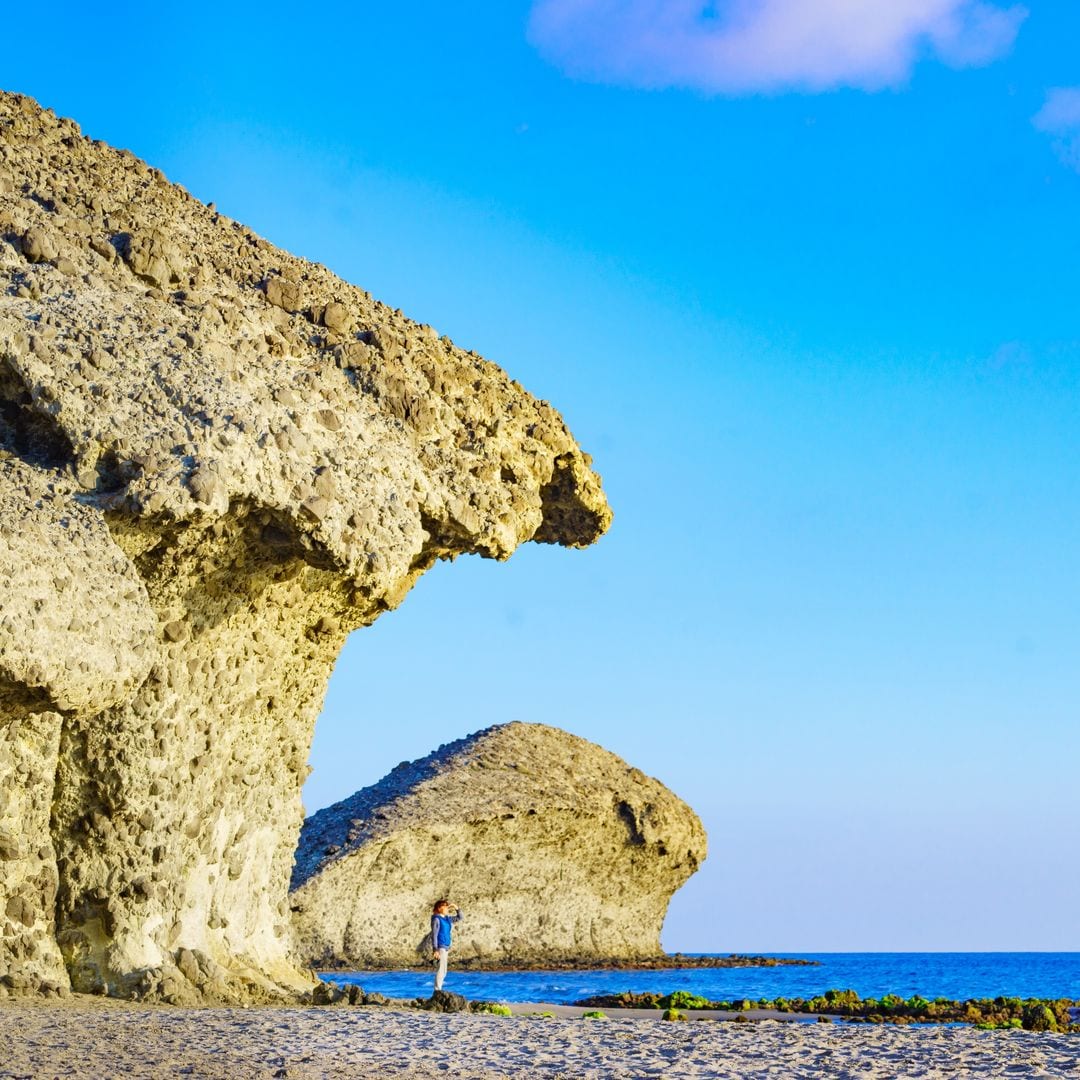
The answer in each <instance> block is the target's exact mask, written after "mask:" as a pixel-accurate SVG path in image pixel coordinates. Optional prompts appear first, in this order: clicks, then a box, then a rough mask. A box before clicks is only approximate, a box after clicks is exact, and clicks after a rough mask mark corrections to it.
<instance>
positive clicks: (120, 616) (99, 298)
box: [0, 94, 611, 1001]
mask: <svg viewBox="0 0 1080 1080" xmlns="http://www.w3.org/2000/svg"><path fill="white" fill-rule="evenodd" d="M610 517H611V515H610V511H609V509H608V507H607V504H606V502H605V499H604V495H603V493H602V491H601V488H600V481H599V479H598V477H597V476H596V475H595V474H594V473H593V471H592V470H591V467H590V461H589V458H588V457H587V455H585V454H583V453H582V452H581V451H580V450H579V449H578V447H577V445H576V443H575V442H574V440H573V438H572V436H571V435H570V433H569V432H568V431H567V429H566V427H565V425H564V424H563V422H562V420H561V418H560V417H559V415H558V414H557V413H556V412H555V410H554V409H552V408H551V406H549V405H548V404H547V403H546V402H543V401H538V400H536V399H534V398H532V397H530V396H529V395H528V394H527V393H526V392H525V391H524V390H523V389H522V387H521V386H519V385H518V384H517V383H515V382H514V381H512V380H511V379H510V378H509V377H508V376H507V375H506V374H505V373H504V372H503V371H502V370H500V369H499V368H498V367H496V366H495V365H494V364H491V363H489V362H487V361H486V360H483V359H481V358H480V357H479V356H477V355H476V354H474V353H467V352H464V351H462V350H461V349H458V348H456V347H455V346H454V345H453V344H452V343H451V342H450V341H449V340H447V339H446V338H445V337H440V336H439V334H438V333H437V332H436V331H434V330H433V329H432V328H431V327H428V326H422V325H418V324H417V323H415V322H412V321H410V320H409V319H407V318H405V316H403V315H402V314H401V313H400V312H398V311H393V310H390V309H389V308H387V307H385V306H384V305H382V304H380V303H378V302H377V301H375V300H373V299H372V298H371V297H370V296H369V295H368V294H367V293H365V292H363V291H362V290H360V289H358V288H355V287H353V286H351V285H349V284H347V283H346V282H344V281H341V280H340V279H339V278H337V277H335V276H334V275H333V274H332V273H330V272H329V271H328V270H326V269H325V268H324V267H321V266H318V265H314V264H312V263H308V262H305V261H303V260H301V259H297V258H294V257H292V256H290V255H288V254H286V253H285V252H283V251H280V250H279V249H277V248H275V247H273V246H272V245H270V244H268V243H267V242H266V241H265V240H262V239H261V238H259V237H258V236H256V235H255V234H254V233H252V232H251V231H250V230H249V229H247V228H245V227H244V226H243V225H241V224H240V223H238V222H236V221H231V220H229V219H228V218H226V217H224V216H223V215H221V214H219V213H217V212H216V211H215V210H214V208H213V207H212V206H205V205H203V204H201V203H199V202H198V201H197V200H195V199H194V198H192V197H191V196H190V195H189V194H188V193H187V192H186V191H184V189H183V188H181V187H178V186H176V185H174V184H170V183H169V182H168V181H167V180H166V178H165V177H164V176H163V175H162V174H161V173H160V172H159V171H157V170H156V169H153V168H151V167H149V166H148V165H146V164H144V163H143V162H141V161H139V160H138V159H137V158H135V157H134V156H133V155H132V154H130V153H128V152H127V151H122V150H115V149H112V148H110V147H108V146H106V145H105V144H103V143H101V142H98V141H95V140H90V139H87V138H85V137H83V136H82V135H81V134H80V131H79V128H78V126H77V125H76V124H75V123H74V122H72V121H71V120H64V119H58V118H57V117H55V116H54V115H53V114H52V113H51V112H49V111H47V110H43V109H41V108H40V107H39V106H38V105H37V104H36V103H35V102H33V101H32V100H30V99H29V98H26V97H21V96H18V95H11V94H2V95H0V567H2V568H3V573H4V589H3V591H2V593H0V781H2V783H0V993H4V992H11V991H15V992H19V991H26V990H35V989H46V990H48V989H54V990H60V991H62V990H63V989H65V988H66V987H67V986H68V985H69V984H70V986H71V987H72V988H74V989H75V990H78V991H85V992H97V993H107V994H112V995H117V996H127V997H141V998H156V999H164V1000H168V1001H196V1000H219V1001H245V1000H255V999H259V998H280V997H286V998H288V997H291V996H295V995H297V994H301V993H303V992H304V991H305V990H306V989H308V988H309V987H310V986H311V985H312V982H311V978H310V975H309V974H308V973H307V972H306V971H304V970H303V969H302V968H301V967H300V966H298V964H297V962H296V960H295V956H294V953H293V948H292V931H291V928H290V922H289V911H288V904H287V900H286V895H287V888H288V882H289V875H290V872H291V869H292V861H293V852H294V849H295V846H296V840H297V836H298V834H299V830H300V825H301V821H302V817H303V811H302V808H301V803H300V786H301V783H302V781H303V779H304V777H305V776H306V774H307V771H308V767H307V758H308V751H309V746H310V741H311V735H312V728H313V724H314V721H315V717H316V715H317V713H318V711H319V709H320V707H321V703H322V699H323V694H324V691H325V688H326V684H327V681H328V679H329V675H330V672H331V669H332V666H333V663H334V660H335V658H336V657H337V655H338V652H339V650H340V648H341V645H342V643H343V641H344V639H345V637H346V635H347V634H348V633H349V632H350V631H352V630H353V629H355V628H357V627H360V626H364V625H367V624H369V623H371V622H372V621H373V620H374V619H376V618H377V617H378V616H379V615H380V614H382V613H383V612H385V611H388V610H390V609H392V608H394V607H395V606H396V605H397V604H399V603H400V602H401V600H402V599H403V598H404V596H405V594H406V593H407V592H408V590H409V589H410V588H411V587H412V585H413V584H414V583H415V582H416V580H417V579H418V578H419V576H420V575H421V574H422V573H423V572H424V571H425V570H426V569H428V568H429V567H430V566H431V565H433V564H434V563H435V562H436V560H439V559H453V558H454V557H455V556H457V555H460V554H466V553H471V554H479V555H482V556H485V557H489V558H495V559H505V558H507V557H509V555H510V554H511V553H512V552H513V551H514V549H515V548H516V547H517V546H518V545H519V544H521V543H524V542H526V541H528V540H534V541H540V542H544V543H558V544H563V545H566V546H569V547H580V546H584V545H587V544H591V543H592V542H593V541H594V540H596V539H597V537H599V536H600V535H601V533H603V531H604V530H605V529H606V528H607V526H608V524H609V522H610Z"/></svg>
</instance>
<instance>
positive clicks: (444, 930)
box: [431, 900, 461, 990]
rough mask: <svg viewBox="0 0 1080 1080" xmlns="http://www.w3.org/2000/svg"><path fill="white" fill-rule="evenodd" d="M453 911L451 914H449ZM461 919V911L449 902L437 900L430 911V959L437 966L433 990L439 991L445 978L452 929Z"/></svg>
mask: <svg viewBox="0 0 1080 1080" xmlns="http://www.w3.org/2000/svg"><path fill="white" fill-rule="evenodd" d="M451 910H453V914H452V915H451V914H450V912H451ZM460 918H461V910H460V909H459V908H458V906H457V905H456V904H451V903H450V901H449V900H439V901H438V902H437V903H436V904H435V906H434V907H433V908H432V909H431V959H432V960H433V961H434V962H436V963H437V964H438V967H436V968H435V989H436V990H441V989H442V984H443V979H445V978H446V961H447V958H448V957H449V955H450V942H451V939H452V937H453V933H452V928H453V925H454V923H456V922H457V921H458V920H459V919H460Z"/></svg>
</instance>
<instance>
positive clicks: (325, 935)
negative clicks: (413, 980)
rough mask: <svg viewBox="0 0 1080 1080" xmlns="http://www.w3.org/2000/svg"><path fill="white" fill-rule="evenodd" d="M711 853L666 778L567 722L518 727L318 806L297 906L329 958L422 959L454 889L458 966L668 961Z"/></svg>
mask: <svg viewBox="0 0 1080 1080" xmlns="http://www.w3.org/2000/svg"><path fill="white" fill-rule="evenodd" d="M705 851H706V844H705V832H704V829H703V828H702V825H701V822H700V821H699V820H698V818H697V815H696V814H695V813H694V812H693V811H692V810H691V809H690V807H689V806H687V805H686V804H685V803H684V802H683V801H682V800H681V799H679V798H678V797H677V796H675V795H674V794H672V792H670V791H669V790H668V789H667V788H665V787H664V786H663V784H661V783H660V782H659V781H657V780H654V779H652V778H651V777H649V776H646V775H645V774H644V773H642V772H641V771H640V770H638V769H635V768H632V767H631V766H629V765H627V764H626V762H624V761H622V760H621V759H620V758H618V757H616V756H615V755H614V754H612V753H610V752H609V751H607V750H604V749H603V748H602V747H600V746H597V745H595V744H594V743H590V742H587V741H586V740H585V739H581V738H578V737H577V736H575V735H571V734H569V733H568V732H565V731H560V730H559V729H558V728H554V727H548V726H547V725H544V724H525V723H512V724H505V725H500V726H497V727H492V728H488V729H486V730H485V731H481V732H478V733H477V734H475V735H470V736H469V737H468V738H465V739H460V740H458V741H457V742H452V743H449V744H447V745H446V746H443V747H441V748H440V749H439V750H437V751H435V752H434V753H433V754H430V755H429V756H428V757H426V758H422V759H421V760H419V761H414V762H408V763H403V764H401V765H399V766H398V767H397V768H396V769H394V770H393V771H392V772H391V773H389V774H388V775H387V776H386V777H385V778H384V779H382V780H380V781H379V783H377V784H376V785H374V786H373V787H370V788H365V789H363V790H362V791H358V792H357V793H356V794H355V795H353V796H351V797H350V798H348V799H346V800H344V801H343V802H340V803H337V804H335V805H334V806H331V807H328V808H327V809H325V810H320V811H319V812H318V813H316V814H313V815H312V816H311V817H309V818H308V819H307V821H305V822H304V827H303V830H302V831H301V834H300V845H299V848H298V850H297V857H296V868H295V870H294V871H293V884H292V892H291V894H290V903H291V906H292V910H293V923H294V926H295V930H296V935H297V941H298V946H299V949H300V951H301V953H302V955H303V957H304V959H305V960H306V961H307V962H308V963H310V964H311V965H312V966H314V967H319V968H334V967H337V968H342V967H347V968H355V969H363V968H370V967H393V966H399V965H410V964H417V963H419V962H423V961H424V960H425V959H426V957H427V956H428V955H429V954H430V947H431V946H430V935H429V932H428V929H429V925H430V918H431V908H432V905H433V903H434V902H435V901H436V900H438V899H439V898H440V897H444V896H445V897H449V898H450V899H451V900H452V901H453V902H454V903H456V904H458V905H459V906H460V907H461V909H462V911H463V913H464V916H463V918H462V920H461V922H459V923H458V924H457V926H456V928H455V931H454V948H453V954H452V955H453V962H454V963H455V964H458V965H460V964H466V965H474V966H492V967H498V966H505V965H510V966H522V967H529V966H544V965H548V964H561V963H569V964H581V963H587V962H590V961H595V962H604V963H610V962H612V961H635V960H644V959H655V958H657V957H659V956H661V955H662V951H661V947H660V930H661V927H662V925H663V922H664V916H665V914H666V913H667V908H668V903H669V901H670V900H671V896H672V894H673V893H674V892H675V890H676V889H678V888H679V886H681V885H682V884H683V882H685V881H686V879H687V878H688V877H689V876H690V875H691V874H692V873H693V872H694V871H695V870H696V869H697V868H698V866H699V865H700V864H701V862H702V861H703V860H704V858H705Z"/></svg>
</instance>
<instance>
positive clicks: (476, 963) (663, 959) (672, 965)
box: [316, 953, 821, 976]
mask: <svg viewBox="0 0 1080 1080" xmlns="http://www.w3.org/2000/svg"><path fill="white" fill-rule="evenodd" d="M820 966H821V961H820V960H805V959H800V958H797V957H781V956H746V955H743V954H741V953H731V954H730V955H728V956H698V955H694V954H685V953H671V954H669V955H664V956H652V957H645V958H643V959H634V960H620V959H607V960H597V959H585V960H579V959H575V958H572V957H567V958H560V959H548V960H541V961H539V962H535V963H534V962H530V961H522V962H521V963H518V964H508V963H506V962H504V961H492V960H485V959H483V958H482V957H472V958H466V959H461V960H459V959H457V957H455V958H454V969H455V970H456V971H481V972H517V971H679V970H682V969H687V970H692V969H707V968H765V967H820ZM430 968H431V965H430V964H425V963H417V964H408V965H401V964H389V965H388V964H379V963H366V964H363V965H358V964H344V963H343V964H342V965H341V966H338V967H320V968H317V969H316V974H318V975H320V976H322V975H341V974H343V973H346V972H385V971H428V970H430Z"/></svg>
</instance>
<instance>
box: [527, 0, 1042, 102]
mask: <svg viewBox="0 0 1080 1080" xmlns="http://www.w3.org/2000/svg"><path fill="white" fill-rule="evenodd" d="M1026 16H1027V11H1026V10H1025V9H1024V8H1023V7H1020V6H1015V5H1014V6H1010V7H1002V6H999V5H998V4H996V3H988V2H984V0H534V3H533V8H532V15H531V19H530V23H529V37H530V40H531V41H532V43H533V44H534V45H535V46H536V47H537V48H538V49H539V50H540V52H541V53H542V55H544V56H545V57H546V58H547V59H548V60H550V61H551V62H552V63H554V64H556V65H557V66H558V67H560V68H562V69H563V70H565V71H566V72H567V73H568V74H571V75H573V76H575V77H579V78H588V79H593V80H596V81H600V82H614V83H619V84H622V85H629V86H642V87H671V86H677V87H687V88H693V89H696V90H701V91H704V92H706V93H710V94H731V95H736V94H745V93H755V92H763V91H765V92H767V91H778V90H785V89H798V90H805V91H821V90H829V89H832V88H834V87H840V86H850V87H859V88H862V89H867V90H874V89H880V88H882V87H885V86H891V85H895V84H897V83H901V82H903V81H904V79H906V78H907V77H908V76H909V74H910V73H911V69H912V67H913V66H914V64H915V62H916V61H917V60H919V59H920V58H922V57H924V56H927V55H932V56H936V57H937V58H939V59H940V60H942V61H944V62H945V63H947V64H950V65H952V66H954V67H969V66H976V65H980V64H986V63H989V62H990V61H992V60H994V59H996V58H997V57H999V56H1001V55H1002V54H1003V53H1005V52H1007V51H1008V50H1009V49H1010V48H1011V46H1012V43H1013V41H1014V40H1015V38H1016V34H1017V31H1018V30H1019V28H1020V24H1021V22H1023V20H1024V18H1025V17H1026Z"/></svg>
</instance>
